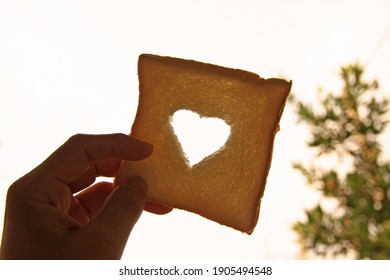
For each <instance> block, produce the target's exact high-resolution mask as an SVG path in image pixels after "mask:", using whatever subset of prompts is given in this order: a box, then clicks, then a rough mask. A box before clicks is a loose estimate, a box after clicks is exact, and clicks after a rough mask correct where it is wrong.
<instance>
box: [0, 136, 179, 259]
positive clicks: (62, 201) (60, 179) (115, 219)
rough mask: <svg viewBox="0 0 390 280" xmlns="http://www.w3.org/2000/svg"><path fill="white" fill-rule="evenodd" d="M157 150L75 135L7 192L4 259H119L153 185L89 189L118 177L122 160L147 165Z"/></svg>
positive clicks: (138, 182)
mask: <svg viewBox="0 0 390 280" xmlns="http://www.w3.org/2000/svg"><path fill="white" fill-rule="evenodd" d="M152 150H153V147H152V146H151V145H150V144H148V143H145V142H142V141H139V140H136V139H134V138H132V137H129V136H127V135H124V134H109V135H75V136H73V137H71V138H70V139H69V140H68V141H67V142H66V143H65V144H64V145H62V146H61V147H60V148H59V149H58V150H57V151H55V152H54V153H53V154H52V155H51V156H50V157H49V158H48V159H47V160H46V161H44V162H43V163H42V164H41V165H39V166H38V167H37V168H35V169H34V170H33V171H31V172H30V173H28V174H27V175H25V176H24V177H22V178H20V179H19V180H18V181H16V182H15V183H14V184H13V185H12V186H11V187H10V188H9V190H8V194H7V202H6V214H5V221H4V231H3V239H2V244H1V249H0V258H1V259H119V258H120V257H121V256H122V253H123V250H124V247H125V245H126V242H127V239H128V236H129V234H130V232H131V230H132V229H133V226H134V225H135V223H136V222H137V220H138V218H139V217H140V215H141V213H142V210H143V209H144V207H145V209H146V210H149V211H151V212H154V213H158V214H164V213H168V212H169V211H170V210H172V209H171V208H169V207H166V206H163V205H159V204H153V203H148V202H146V203H145V197H146V193H147V185H146V183H145V182H144V181H143V180H142V179H141V178H130V179H129V182H128V183H127V184H125V185H120V186H118V187H116V188H115V187H114V186H113V184H112V183H108V182H100V183H96V184H94V185H91V184H92V183H93V182H94V181H95V179H96V177H98V176H106V177H113V176H115V175H116V172H117V170H118V168H119V165H120V162H121V160H141V159H144V158H147V157H148V156H149V155H150V154H151V153H152Z"/></svg>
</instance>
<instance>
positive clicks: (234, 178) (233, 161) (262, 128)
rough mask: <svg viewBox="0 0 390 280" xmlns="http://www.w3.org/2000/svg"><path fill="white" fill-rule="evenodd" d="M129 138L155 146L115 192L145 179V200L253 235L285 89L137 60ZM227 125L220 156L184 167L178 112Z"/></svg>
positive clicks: (213, 70)
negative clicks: (136, 178)
mask: <svg viewBox="0 0 390 280" xmlns="http://www.w3.org/2000/svg"><path fill="white" fill-rule="evenodd" d="M138 76H139V87H140V96H139V104H138V111H137V114H136V118H135V121H134V124H133V127H132V130H131V135H132V136H133V137H136V138H138V139H141V140H144V141H147V142H149V143H151V144H153V146H154V150H153V154H152V155H151V156H150V157H149V158H148V159H145V160H142V161H136V162H130V161H129V162H123V164H122V166H121V168H120V170H119V173H118V175H117V178H116V182H117V184H120V183H121V182H123V181H125V180H127V179H128V178H129V177H131V176H140V177H142V178H144V180H145V181H146V182H147V184H148V186H149V191H148V195H147V197H148V199H149V200H151V201H155V202H158V203H161V204H165V205H168V206H171V207H174V208H180V209H184V210H187V211H191V212H194V213H197V214H199V215H201V216H204V217H206V218H208V219H211V220H214V221H216V222H218V223H220V224H223V225H226V226H229V227H232V228H235V229H237V230H240V231H242V232H246V233H248V234H250V233H252V231H253V230H254V228H255V226H256V223H257V220H258V216H259V209H260V202H261V198H262V196H263V193H264V188H265V184H266V179H267V175H268V171H269V168H270V164H271V157H272V149H273V141H274V137H275V134H276V132H277V131H278V130H279V120H280V118H281V115H282V112H283V109H284V106H285V102H286V99H287V96H288V94H289V92H290V88H291V82H287V81H284V80H280V79H262V78H260V77H259V76H258V75H256V74H254V73H250V72H247V71H243V70H238V69H229V68H224V67H220V66H216V65H211V64H205V63H201V62H196V61H191V60H183V59H178V58H171V57H161V56H155V55H149V54H143V55H141V56H140V58H139V63H138ZM183 109H184V110H190V111H193V112H195V113H197V114H199V115H201V116H205V117H216V118H220V119H222V120H224V121H225V122H226V123H227V124H228V125H230V129H231V133H230V136H229V138H228V140H227V142H226V143H225V146H224V148H223V149H220V150H219V151H218V152H216V153H214V154H212V155H211V156H209V157H206V158H205V159H204V160H203V161H201V162H199V163H198V164H196V165H194V166H192V167H190V165H189V164H188V162H187V160H186V158H185V155H184V154H183V151H182V149H181V145H180V143H179V142H178V139H177V137H176V135H175V134H174V131H173V128H172V125H171V119H172V115H173V114H174V113H175V112H176V111H178V110H183Z"/></svg>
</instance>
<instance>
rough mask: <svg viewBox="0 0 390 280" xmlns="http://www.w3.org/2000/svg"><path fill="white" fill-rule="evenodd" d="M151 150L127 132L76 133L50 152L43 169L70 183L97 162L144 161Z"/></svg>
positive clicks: (151, 148)
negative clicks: (118, 160) (117, 160)
mask: <svg viewBox="0 0 390 280" xmlns="http://www.w3.org/2000/svg"><path fill="white" fill-rule="evenodd" d="M152 150H153V146H152V145H151V144H149V143H146V142H143V141H140V140H137V139H135V138H133V137H131V136H128V135H125V134H120V133H117V134H105V135H87V134H76V135H74V136H72V137H71V138H69V140H68V141H66V142H65V143H64V144H63V145H62V146H61V147H59V148H58V149H57V150H56V151H55V152H54V153H53V154H52V155H50V156H49V158H47V159H46V160H45V161H44V162H43V163H42V165H41V166H40V169H41V170H42V171H44V173H45V174H46V175H49V176H54V177H55V178H56V179H57V180H60V181H61V182H63V183H66V184H69V183H70V182H72V181H73V180H75V179H76V178H78V177H79V176H80V175H81V174H83V173H84V172H85V171H86V170H87V169H88V167H89V166H90V164H91V163H92V162H94V161H101V160H106V159H111V158H117V159H121V160H132V161H133V160H141V159H144V158H147V157H148V156H149V155H150V154H151V153H152Z"/></svg>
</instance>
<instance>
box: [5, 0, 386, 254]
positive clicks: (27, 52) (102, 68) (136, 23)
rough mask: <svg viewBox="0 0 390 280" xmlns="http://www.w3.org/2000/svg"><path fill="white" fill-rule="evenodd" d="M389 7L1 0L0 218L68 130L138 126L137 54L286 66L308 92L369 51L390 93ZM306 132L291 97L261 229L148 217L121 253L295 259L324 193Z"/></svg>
mask: <svg viewBox="0 0 390 280" xmlns="http://www.w3.org/2000/svg"><path fill="white" fill-rule="evenodd" d="M389 14H390V1H386V0H382V1H380V0H369V1H357V0H354V1H353V0H337V1H336V0H334V1H287V0H286V1H282V0H279V1H254V0H253V1H248V0H239V1H226V0H223V1H199V0H198V1H179V0H177V1H145V0H143V1H125V0H111V1H96V0H94V1H92V0H90V1H87V0H70V1H69V0H67V1H49V0H48V1H42V0H36V1H28V0H24V1H23V0H13V1H9V0H0V198H1V200H0V216H3V214H4V211H3V209H4V198H5V192H6V190H7V188H8V186H9V185H10V184H11V183H12V182H13V181H15V180H16V179H17V178H19V177H20V176H22V175H24V174H25V173H26V172H28V171H29V170H31V169H32V168H34V167H35V166H36V165H37V164H39V163H40V162H41V161H42V160H44V159H45V158H46V157H47V156H48V155H49V154H50V153H51V152H52V151H53V150H54V149H55V148H57V147H58V146H59V145H61V144H62V143H63V142H64V141H65V140H66V139H67V138H68V137H69V136H71V135H73V134H75V133H79V132H82V133H111V132H123V133H128V132H129V130H130V127H131V124H132V122H133V118H134V115H135V110H136V106H137V98H138V80H137V73H136V63H137V59H138V55H139V54H141V53H153V54H159V55H169V56H177V57H182V58H189V59H195V60H200V61H204V62H209V63H214V64H218V65H223V66H227V67H233V68H241V69H245V70H249V71H253V72H256V73H258V74H260V75H261V76H263V77H265V78H269V77H277V76H280V75H283V76H285V77H287V78H288V79H292V80H293V92H294V93H295V94H296V95H297V97H298V98H300V99H304V100H308V101H313V100H315V98H316V96H317V87H318V86H320V85H321V86H323V87H324V89H325V90H326V91H328V90H334V91H337V89H338V88H339V86H340V81H339V79H338V77H337V74H338V69H339V66H340V65H343V64H345V63H352V62H355V61H356V60H360V61H362V62H367V61H368V68H367V78H374V77H375V78H378V80H379V81H380V82H381V87H382V90H383V92H386V94H389V93H390V79H389V75H390V63H389V62H390V38H388V40H384V41H383V44H381V45H378V42H379V41H380V38H381V36H382V35H383V34H384V32H385V30H386V28H387V27H388V26H389V24H390V18H389ZM389 36H390V35H389ZM307 136H308V134H307V130H306V128H305V127H302V126H300V125H298V124H297V123H296V118H295V115H294V114H293V112H292V109H291V108H290V107H287V108H286V110H285V113H284V115H283V118H282V122H281V131H280V132H279V133H278V134H277V136H276V142H275V149H274V158H273V163H272V166H271V170H270V174H269V178H268V184H267V187H266V191H265V196H264V198H263V203H262V207H261V214H260V219H259V224H258V226H257V228H256V230H255V232H254V233H253V234H252V235H251V236H247V235H244V234H241V233H239V232H236V231H234V230H232V229H230V228H227V227H223V226H219V225H218V224H216V223H214V222H211V221H208V220H206V219H204V218H201V217H198V216H197V215H194V214H191V213H187V212H183V211H179V210H177V211H174V212H173V213H171V214H169V215H165V216H156V215H152V214H148V213H145V214H144V215H143V216H142V217H141V219H140V221H139V223H138V224H137V226H136V228H135V230H134V232H133V234H132V236H131V237H130V240H129V243H128V246H127V248H126V252H125V255H124V258H131V259H134V258H141V259H160V258H170V259H172V258H175V259H210V258H212V259H214V258H215V259H296V258H299V257H300V254H299V253H300V252H299V246H298V245H297V243H296V242H295V239H296V236H295V235H294V234H293V233H292V232H291V230H290V227H291V224H292V223H293V222H294V221H296V220H297V219H299V218H302V217H303V209H304V208H305V207H309V206H310V205H313V203H314V202H315V201H316V199H317V195H316V194H315V193H314V192H313V191H311V190H310V189H309V188H307V187H305V186H304V180H303V178H302V177H301V176H300V174H298V173H296V172H295V171H294V170H293V169H292V168H291V162H292V161H293V160H305V161H307V160H309V159H310V156H311V155H312V152H310V151H308V150H307V149H306V146H305V140H307ZM384 138H385V139H389V137H387V136H385V137H384ZM0 227H2V221H1V222H0Z"/></svg>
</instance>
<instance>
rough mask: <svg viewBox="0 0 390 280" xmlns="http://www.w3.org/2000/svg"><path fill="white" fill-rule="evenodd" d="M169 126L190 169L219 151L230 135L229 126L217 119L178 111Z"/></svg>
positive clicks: (188, 111)
mask: <svg viewBox="0 0 390 280" xmlns="http://www.w3.org/2000/svg"><path fill="white" fill-rule="evenodd" d="M171 125H172V127H173V131H174V133H175V134H176V136H177V139H178V141H179V143H180V145H181V147H182V150H183V153H184V155H185V158H186V159H187V161H188V164H189V166H190V167H192V166H194V165H195V164H197V163H199V162H200V161H202V160H203V159H204V158H206V157H208V156H210V155H212V154H214V153H216V152H217V151H219V150H220V149H221V148H222V147H223V146H224V145H225V143H226V141H227V139H228V138H229V135H230V126H229V125H228V124H226V122H225V121H223V120H222V119H219V118H214V117H212V118H210V117H202V116H199V114H197V113H195V112H192V111H190V110H178V111H176V112H175V113H174V114H173V115H172V119H171Z"/></svg>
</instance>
